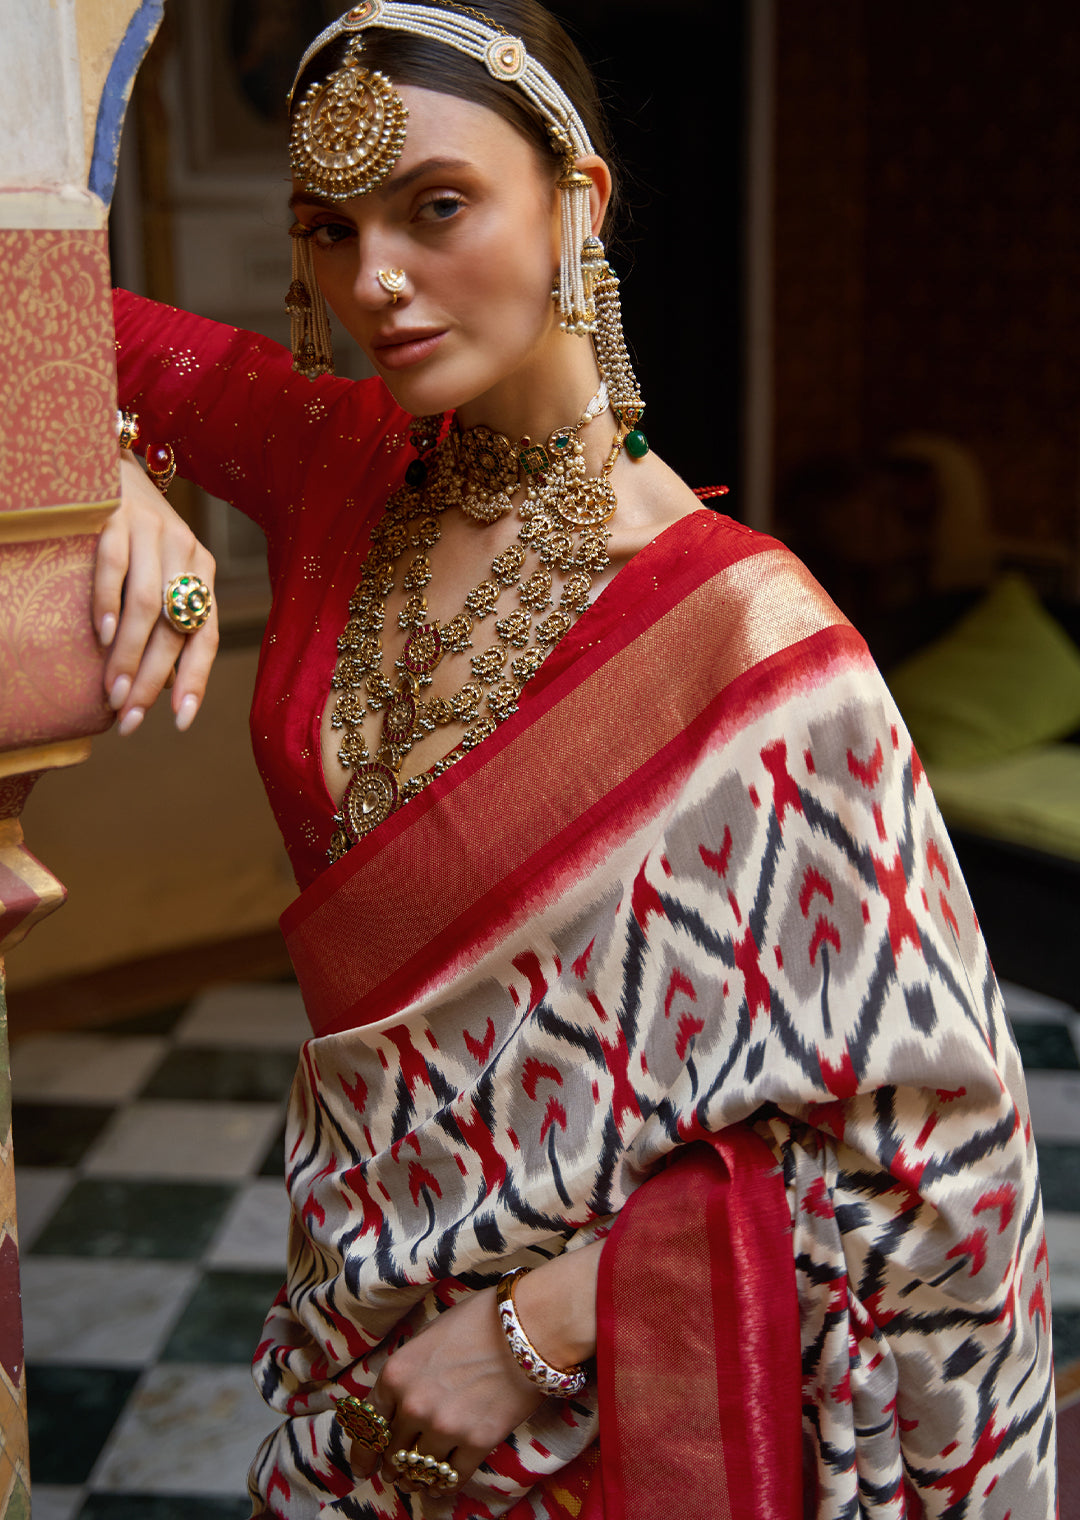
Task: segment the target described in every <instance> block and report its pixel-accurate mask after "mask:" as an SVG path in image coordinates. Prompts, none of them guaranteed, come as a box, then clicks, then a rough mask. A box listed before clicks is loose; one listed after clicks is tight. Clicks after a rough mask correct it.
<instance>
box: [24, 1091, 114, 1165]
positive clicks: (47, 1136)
mask: <svg viewBox="0 0 1080 1520" xmlns="http://www.w3.org/2000/svg"><path fill="white" fill-rule="evenodd" d="M112 1112H113V1108H112V1105H111V1104H104V1103H16V1104H15V1105H14V1106H13V1108H12V1110H11V1128H12V1134H13V1137H14V1141H15V1162H16V1165H18V1166H78V1164H79V1162H80V1161H81V1160H82V1158H83V1156H84V1155H85V1154H86V1152H87V1151H88V1150H89V1148H90V1146H91V1145H92V1144H93V1143H94V1141H95V1140H96V1139H97V1137H98V1136H99V1135H100V1134H101V1131H102V1130H103V1129H104V1128H105V1126H106V1124H107V1123H108V1122H109V1117H110V1115H111V1114H112Z"/></svg>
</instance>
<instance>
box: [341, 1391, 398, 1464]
mask: <svg viewBox="0 0 1080 1520" xmlns="http://www.w3.org/2000/svg"><path fill="white" fill-rule="evenodd" d="M334 1418H335V1420H337V1422H338V1424H339V1425H340V1426H341V1428H342V1430H344V1432H345V1434H346V1435H347V1436H349V1437H351V1439H352V1440H354V1441H355V1442H356V1444H357V1445H358V1446H363V1447H366V1448H367V1450H368V1451H373V1452H374V1453H375V1455H376V1456H377V1457H381V1456H382V1454H383V1452H384V1451H385V1450H386V1448H387V1447H388V1446H389V1445H390V1422H389V1420H387V1419H386V1418H385V1417H384V1416H383V1415H381V1414H380V1413H379V1412H378V1410H377V1409H376V1408H375V1406H374V1404H372V1402H371V1400H370V1399H358V1398H356V1396H355V1395H354V1394H351V1393H350V1394H347V1395H346V1396H345V1398H343V1399H335V1400H334Z"/></svg>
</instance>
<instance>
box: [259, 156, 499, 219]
mask: <svg viewBox="0 0 1080 1520" xmlns="http://www.w3.org/2000/svg"><path fill="white" fill-rule="evenodd" d="M467 168H469V161H468V159H465V158H425V159H424V161H423V163H420V164H417V165H416V167H415V168H413V169H406V170H405V172H404V173H403V174H395V175H394V176H393V177H392V178H391V179H388V180H386V181H384V183H383V184H381V185H379V187H378V189H377V190H376V192H375V193H376V194H377V195H383V196H386V195H396V194H397V193H398V191H400V190H406V189H408V187H409V186H410V185H411V184H413V182H414V181H415V180H418V179H422V178H423V176H424V175H425V174H432V173H435V172H437V171H439V170H442V169H467ZM340 204H341V202H340V201H332V200H327V199H326V197H325V196H322V195H314V194H312V193H311V192H310V191H308V190H294V191H293V193H292V195H290V196H289V209H290V211H292V210H294V209H295V208H296V207H297V206H318V207H320V208H322V209H323V210H327V211H333V210H335V209H336V208H337V207H338V206H339V205H340Z"/></svg>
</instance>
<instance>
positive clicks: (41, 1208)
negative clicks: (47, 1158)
mask: <svg viewBox="0 0 1080 1520" xmlns="http://www.w3.org/2000/svg"><path fill="white" fill-rule="evenodd" d="M74 1181H75V1173H74V1172H72V1171H69V1170H68V1169H67V1168H66V1167H62V1166H18V1165H16V1167H15V1215H16V1218H17V1220H18V1224H19V1252H20V1254H21V1255H24V1256H25V1254H26V1252H27V1251H29V1250H30V1248H31V1246H32V1245H33V1244H34V1241H35V1240H36V1239H37V1238H38V1236H39V1235H40V1234H41V1231H42V1230H43V1229H44V1228H45V1226H46V1225H47V1224H48V1222H49V1220H50V1219H51V1218H52V1215H53V1211H54V1210H55V1208H56V1206H57V1205H58V1204H59V1202H60V1200H61V1198H63V1196H64V1194H65V1193H66V1192H67V1190H68V1188H69V1187H70V1186H71V1184H72V1183H73V1182H74Z"/></svg>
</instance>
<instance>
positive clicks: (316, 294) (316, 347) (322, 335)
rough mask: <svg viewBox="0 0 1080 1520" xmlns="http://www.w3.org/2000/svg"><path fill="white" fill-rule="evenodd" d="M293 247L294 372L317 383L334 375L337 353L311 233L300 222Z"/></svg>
mask: <svg viewBox="0 0 1080 1520" xmlns="http://www.w3.org/2000/svg"><path fill="white" fill-rule="evenodd" d="M289 235H290V236H291V238H292V247H293V257H292V266H293V278H292V284H291V285H290V286H289V293H288V295H287V296H286V297H285V310H286V311H287V312H288V313H289V316H290V317H291V318H292V331H291V334H290V338H291V344H292V351H293V369H294V370H296V372H297V374H300V375H306V377H307V378H308V379H309V380H315V379H317V378H318V376H319V375H327V374H330V375H332V374H333V373H334V349H333V341H332V339H331V337H330V317H329V314H328V313H327V310H326V301H325V300H324V299H323V293H322V291H321V290H320V289H319V282H318V280H317V279H316V278H315V262H314V260H313V258H312V256H311V231H310V229H309V228H307V227H304V226H302V225H301V223H299V222H296V223H294V225H293V226H292V227H290V228H289Z"/></svg>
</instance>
